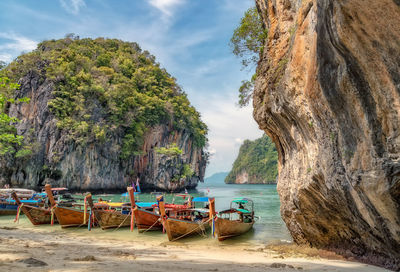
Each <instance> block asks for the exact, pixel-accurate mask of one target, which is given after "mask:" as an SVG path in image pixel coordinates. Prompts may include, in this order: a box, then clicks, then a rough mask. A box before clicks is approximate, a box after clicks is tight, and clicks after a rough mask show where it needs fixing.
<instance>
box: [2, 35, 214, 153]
mask: <svg viewBox="0 0 400 272" xmlns="http://www.w3.org/2000/svg"><path fill="white" fill-rule="evenodd" d="M28 72H31V73H32V72H33V73H36V74H39V75H40V77H41V79H42V80H43V82H44V81H46V80H47V81H49V82H53V83H54V90H53V92H52V95H53V98H52V99H51V100H50V102H49V103H48V106H49V109H50V111H51V113H53V114H54V115H55V116H56V119H57V127H58V128H59V129H61V130H64V131H67V132H68V135H69V137H70V139H71V140H73V141H74V142H75V143H77V144H80V145H85V144H88V143H90V142H96V143H104V142H106V141H107V139H109V138H110V137H112V136H113V135H115V134H118V135H123V140H122V143H121V145H120V146H119V147H117V148H118V149H119V150H120V156H121V158H123V159H125V158H129V157H131V156H134V155H138V154H140V152H141V151H140V150H141V146H142V145H143V140H144V135H145V133H146V131H147V129H148V128H149V127H153V126H156V125H159V124H166V125H170V126H172V128H173V129H175V130H186V131H188V132H189V133H190V134H191V136H192V139H193V142H194V145H195V146H197V147H204V146H205V144H206V141H207V139H206V135H207V126H206V125H205V124H204V123H203V122H202V121H201V120H200V114H199V113H198V112H197V111H196V109H195V108H194V107H193V106H191V105H190V102H189V100H188V98H187V96H186V94H185V93H184V92H183V91H182V90H181V89H180V88H179V86H178V84H177V83H176V80H175V79H174V78H173V77H171V76H170V75H169V74H168V73H167V72H166V70H165V69H163V68H161V67H160V65H159V64H158V63H157V62H156V61H155V57H154V56H152V55H151V54H150V53H149V52H147V51H142V50H141V49H140V47H139V45H138V44H137V43H131V42H123V41H120V40H116V39H104V38H97V39H94V40H93V39H89V38H86V39H79V38H77V37H74V36H73V35H68V36H67V37H66V38H64V39H60V40H49V41H44V42H42V43H40V44H39V45H38V48H37V49H36V50H34V51H33V52H31V53H27V54H24V55H22V56H20V57H18V58H17V59H16V60H15V61H14V62H12V63H11V64H10V65H9V66H8V67H7V68H5V69H3V74H5V75H7V76H8V77H10V78H12V79H13V80H18V79H20V78H21V77H23V76H25V75H27V73H28Z"/></svg>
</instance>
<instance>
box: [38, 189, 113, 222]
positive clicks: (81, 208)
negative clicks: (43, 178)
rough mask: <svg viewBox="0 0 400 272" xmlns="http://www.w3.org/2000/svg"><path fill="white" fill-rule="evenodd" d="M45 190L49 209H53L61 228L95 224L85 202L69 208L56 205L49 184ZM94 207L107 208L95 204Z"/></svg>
mask: <svg viewBox="0 0 400 272" xmlns="http://www.w3.org/2000/svg"><path fill="white" fill-rule="evenodd" d="M45 190H46V193H47V196H48V198H49V201H50V204H51V208H52V209H54V213H55V215H56V217H57V220H58V223H59V224H60V225H61V227H62V228H68V227H81V226H88V223H90V224H89V226H90V225H92V224H93V225H95V224H96V223H97V222H96V219H95V218H93V217H94V216H93V217H92V216H91V213H90V211H89V210H88V208H87V206H86V202H85V203H84V204H78V203H73V204H71V205H70V206H71V207H65V206H61V205H57V203H56V201H55V200H54V196H53V193H52V191H51V186H50V185H49V184H46V186H45ZM94 207H95V209H104V208H107V205H105V204H101V203H96V204H95V205H94Z"/></svg>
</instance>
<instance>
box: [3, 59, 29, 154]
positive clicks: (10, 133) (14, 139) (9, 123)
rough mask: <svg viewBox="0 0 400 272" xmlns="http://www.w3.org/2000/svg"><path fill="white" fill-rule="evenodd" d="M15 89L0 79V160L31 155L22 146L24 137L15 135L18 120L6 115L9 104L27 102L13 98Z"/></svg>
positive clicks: (12, 84)
mask: <svg viewBox="0 0 400 272" xmlns="http://www.w3.org/2000/svg"><path fill="white" fill-rule="evenodd" d="M2 67H3V64H2V63H0V69H1V68H2ZM17 88H19V85H18V84H16V83H13V82H11V81H10V79H9V78H7V77H0V158H2V157H4V156H6V155H14V154H15V156H16V157H17V158H19V157H24V156H26V155H29V154H30V153H31V150H30V149H29V146H26V145H24V144H23V139H24V137H23V136H21V135H18V134H17V129H16V128H15V126H14V125H13V124H14V123H18V122H19V121H20V120H18V118H15V117H11V116H9V115H8V114H7V108H8V107H9V106H10V104H16V103H24V102H25V103H26V102H29V99H28V98H26V97H23V98H17V99H14V98H13V96H14V90H15V89H17ZM17 149H19V150H18V151H17Z"/></svg>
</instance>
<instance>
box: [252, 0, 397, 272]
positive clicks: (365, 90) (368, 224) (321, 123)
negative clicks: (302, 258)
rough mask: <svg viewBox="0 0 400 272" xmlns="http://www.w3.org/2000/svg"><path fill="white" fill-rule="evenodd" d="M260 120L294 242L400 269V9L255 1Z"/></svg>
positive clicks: (384, 3)
mask: <svg viewBox="0 0 400 272" xmlns="http://www.w3.org/2000/svg"><path fill="white" fill-rule="evenodd" d="M256 3H257V7H258V9H259V12H260V14H261V15H262V16H263V20H264V24H265V27H267V28H268V29H269V33H268V39H267V40H266V44H265V48H264V51H263V55H262V56H261V60H260V62H259V65H258V69H257V74H258V77H257V81H256V87H255V92H254V101H253V103H254V118H255V119H256V121H257V122H258V124H259V126H260V128H261V129H263V130H264V131H265V132H266V133H267V134H268V135H269V136H270V137H271V138H272V139H273V141H274V142H275V144H276V146H277V150H278V153H279V178H278V186H277V188H278V192H279V195H280V198H281V202H282V205H281V214H282V217H283V219H284V221H285V222H286V225H287V227H288V229H289V230H290V232H291V234H292V236H293V238H294V241H296V242H297V243H308V244H311V245H313V246H316V247H321V248H329V249H333V250H336V251H337V252H340V253H342V254H345V255H350V256H356V257H357V258H359V259H361V260H364V261H366V262H370V263H374V264H379V265H382V266H385V267H389V268H394V269H396V268H397V269H400V20H399V18H400V3H399V1H397V0H381V1H376V0H352V1H345V0H339V1H334V0H314V1H313V0H303V1H294V0H256Z"/></svg>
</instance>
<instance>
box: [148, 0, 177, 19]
mask: <svg viewBox="0 0 400 272" xmlns="http://www.w3.org/2000/svg"><path fill="white" fill-rule="evenodd" d="M148 1H149V3H150V5H152V6H153V7H155V8H157V9H158V10H160V11H161V12H162V13H163V14H164V15H166V16H168V17H169V16H171V15H172V13H173V10H174V9H175V7H176V6H178V5H180V4H183V3H184V2H185V0H148Z"/></svg>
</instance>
